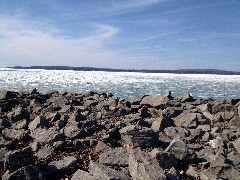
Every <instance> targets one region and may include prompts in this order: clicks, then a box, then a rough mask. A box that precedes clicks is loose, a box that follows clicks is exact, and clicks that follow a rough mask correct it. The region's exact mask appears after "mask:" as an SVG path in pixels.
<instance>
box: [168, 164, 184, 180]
mask: <svg viewBox="0 0 240 180" xmlns="http://www.w3.org/2000/svg"><path fill="white" fill-rule="evenodd" d="M166 178H167V180H180V179H181V178H180V175H179V173H178V172H177V170H176V169H175V168H174V167H172V168H171V169H170V171H169V172H168V173H167V174H166Z"/></svg>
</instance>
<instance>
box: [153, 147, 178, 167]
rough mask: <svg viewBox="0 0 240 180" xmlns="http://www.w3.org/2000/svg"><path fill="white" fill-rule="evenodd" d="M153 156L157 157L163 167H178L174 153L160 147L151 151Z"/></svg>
mask: <svg viewBox="0 0 240 180" xmlns="http://www.w3.org/2000/svg"><path fill="white" fill-rule="evenodd" d="M149 154H150V155H151V156H152V157H153V158H155V159H157V161H158V163H159V165H160V167H161V168H163V169H170V168H172V167H175V168H177V159H176V158H175V156H174V154H171V153H169V152H163V151H160V150H158V149H153V150H152V151H151V152H150V153H149Z"/></svg>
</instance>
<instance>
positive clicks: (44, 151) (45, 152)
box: [36, 144, 55, 159]
mask: <svg viewBox="0 0 240 180" xmlns="http://www.w3.org/2000/svg"><path fill="white" fill-rule="evenodd" d="M54 152H55V149H54V148H53V147H51V146H50V145H48V144H46V145H45V146H43V147H42V148H41V149H39V150H38V152H37V153H36V156H37V158H38V159H46V158H48V157H50V156H52V155H53V154H54Z"/></svg>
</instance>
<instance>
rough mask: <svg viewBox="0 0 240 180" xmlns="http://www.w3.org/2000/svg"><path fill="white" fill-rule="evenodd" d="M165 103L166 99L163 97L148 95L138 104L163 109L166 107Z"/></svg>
mask: <svg viewBox="0 0 240 180" xmlns="http://www.w3.org/2000/svg"><path fill="white" fill-rule="evenodd" d="M167 101H168V98H166V97H164V96H159V95H148V96H143V97H142V100H141V102H140V104H141V105H147V106H150V107H156V108H161V109H164V108H165V107H166V103H167Z"/></svg>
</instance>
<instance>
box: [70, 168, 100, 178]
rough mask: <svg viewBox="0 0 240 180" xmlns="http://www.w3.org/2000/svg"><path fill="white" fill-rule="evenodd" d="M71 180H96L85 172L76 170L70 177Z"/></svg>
mask: <svg viewBox="0 0 240 180" xmlns="http://www.w3.org/2000/svg"><path fill="white" fill-rule="evenodd" d="M71 180H96V177H93V176H92V175H91V174H89V173H88V172H86V171H83V170H81V169H78V170H77V171H76V172H75V173H74V174H73V176H72V178H71Z"/></svg>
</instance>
